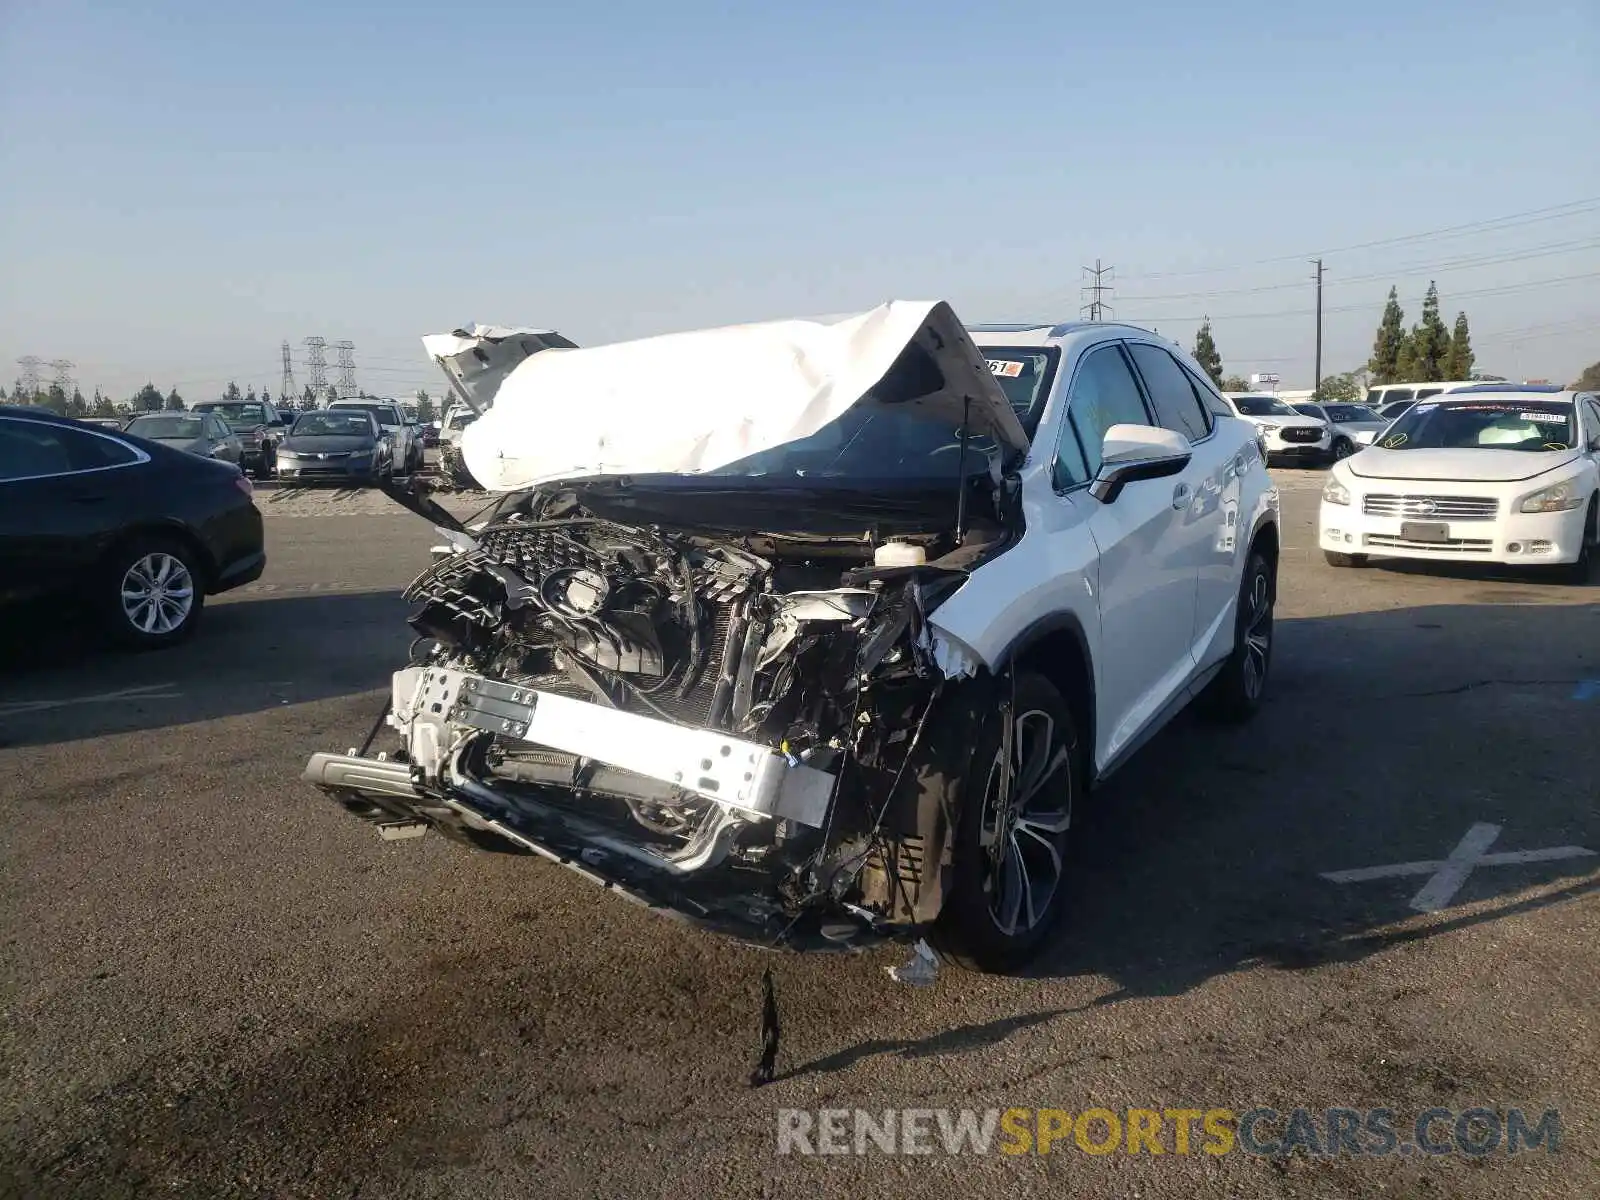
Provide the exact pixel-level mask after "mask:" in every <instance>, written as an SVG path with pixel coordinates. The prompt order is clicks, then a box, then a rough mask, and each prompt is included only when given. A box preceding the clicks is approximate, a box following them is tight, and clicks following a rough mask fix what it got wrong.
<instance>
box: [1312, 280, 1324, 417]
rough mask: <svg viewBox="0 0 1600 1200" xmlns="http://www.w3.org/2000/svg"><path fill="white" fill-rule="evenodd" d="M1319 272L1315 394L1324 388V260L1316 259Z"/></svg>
mask: <svg viewBox="0 0 1600 1200" xmlns="http://www.w3.org/2000/svg"><path fill="white" fill-rule="evenodd" d="M1316 266H1317V273H1316V276H1315V278H1316V281H1317V358H1316V366H1315V368H1313V370H1312V374H1311V390H1312V392H1313V394H1315V393H1316V392H1318V391H1320V390H1321V388H1322V260H1321V259H1320V258H1319V259H1317V260H1316Z"/></svg>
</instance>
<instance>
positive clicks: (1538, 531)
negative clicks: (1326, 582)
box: [1317, 392, 1600, 566]
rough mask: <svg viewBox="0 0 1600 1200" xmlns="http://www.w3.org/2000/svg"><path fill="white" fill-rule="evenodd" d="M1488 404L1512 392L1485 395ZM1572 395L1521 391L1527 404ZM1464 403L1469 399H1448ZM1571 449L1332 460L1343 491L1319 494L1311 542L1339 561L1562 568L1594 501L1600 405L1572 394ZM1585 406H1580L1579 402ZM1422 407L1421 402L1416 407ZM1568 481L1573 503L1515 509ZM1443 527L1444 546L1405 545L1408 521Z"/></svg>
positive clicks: (1579, 541) (1367, 453)
mask: <svg viewBox="0 0 1600 1200" xmlns="http://www.w3.org/2000/svg"><path fill="white" fill-rule="evenodd" d="M1493 395H1494V396H1495V398H1497V399H1501V398H1507V397H1508V396H1511V397H1514V396H1515V395H1516V394H1515V393H1504V392H1500V393H1493ZM1571 395H1572V394H1571V393H1565V394H1558V393H1550V392H1542V393H1529V394H1528V395H1527V397H1526V398H1527V399H1528V400H1529V401H1530V402H1549V401H1551V400H1556V399H1567V398H1570V397H1571ZM1456 399H1457V400H1458V401H1460V402H1464V403H1471V400H1472V397H1469V396H1461V397H1457V398H1456ZM1576 401H1577V402H1578V403H1579V412H1580V417H1579V421H1580V425H1579V433H1580V444H1579V447H1578V448H1577V449H1574V450H1570V451H1529V450H1496V449H1492V448H1488V447H1478V448H1462V449H1457V448H1444V449H1416V450H1385V449H1383V448H1381V447H1376V446H1375V447H1369V448H1367V449H1364V450H1361V451H1359V452H1358V453H1357V454H1355V455H1354V456H1352V457H1350V458H1347V459H1345V460H1344V461H1343V462H1341V463H1339V464H1338V465H1337V466H1336V467H1335V468H1334V469H1333V472H1332V473H1331V482H1330V487H1331V486H1333V484H1337V485H1338V486H1341V487H1343V488H1344V489H1346V491H1347V492H1348V494H1349V503H1348V504H1338V503H1334V502H1332V501H1330V500H1329V499H1328V498H1327V493H1326V490H1325V492H1324V496H1323V500H1322V504H1321V507H1320V509H1319V512H1318V522H1317V527H1318V542H1319V544H1320V545H1321V547H1322V549H1324V550H1327V551H1333V552H1335V553H1339V554H1363V555H1369V556H1372V557H1385V558H1413V559H1424V560H1435V561H1450V562H1484V563H1506V564H1513V565H1530V566H1531V565H1538V564H1541V563H1551V564H1554V563H1570V562H1573V561H1575V560H1576V559H1577V558H1578V557H1579V555H1580V553H1581V551H1582V547H1583V537H1584V533H1585V526H1586V521H1587V518H1588V510H1589V506H1590V505H1591V504H1593V503H1595V498H1596V496H1597V495H1600V403H1596V401H1595V398H1594V397H1593V396H1589V395H1587V394H1583V393H1580V394H1578V396H1577V397H1576ZM1585 401H1586V402H1587V407H1585V404H1584V402H1585ZM1424 403H1428V402H1427V401H1425V402H1424ZM1566 481H1570V482H1571V484H1572V485H1573V488H1574V491H1575V493H1576V503H1575V506H1574V507H1572V508H1569V509H1566V510H1564V511H1556V512H1522V511H1521V505H1522V502H1523V501H1524V500H1526V499H1527V498H1528V497H1529V496H1530V495H1531V494H1533V493H1535V492H1539V491H1542V490H1544V489H1545V488H1549V487H1552V486H1555V485H1557V484H1559V483H1562V482H1566ZM1423 521H1426V522H1440V521H1442V522H1444V523H1445V524H1446V525H1447V533H1448V541H1446V542H1442V543H1429V542H1423V541H1418V540H1416V539H1415V538H1407V537H1405V536H1404V535H1403V529H1402V527H1403V525H1404V524H1406V523H1407V522H1423Z"/></svg>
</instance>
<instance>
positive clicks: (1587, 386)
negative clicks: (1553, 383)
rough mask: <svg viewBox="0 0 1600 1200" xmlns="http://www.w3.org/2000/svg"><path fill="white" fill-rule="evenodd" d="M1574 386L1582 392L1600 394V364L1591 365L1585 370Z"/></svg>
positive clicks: (1574, 381)
mask: <svg viewBox="0 0 1600 1200" xmlns="http://www.w3.org/2000/svg"><path fill="white" fill-rule="evenodd" d="M1572 386H1573V387H1574V388H1576V389H1577V390H1578V391H1580V392H1600V362H1594V363H1590V364H1589V365H1588V366H1587V367H1585V368H1584V369H1583V373H1582V374H1580V375H1579V376H1578V377H1577V378H1576V379H1575V380H1573V381H1572Z"/></svg>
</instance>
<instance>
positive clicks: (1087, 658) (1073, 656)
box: [994, 612, 1100, 786]
mask: <svg viewBox="0 0 1600 1200" xmlns="http://www.w3.org/2000/svg"><path fill="white" fill-rule="evenodd" d="M1011 670H1027V671H1036V672H1038V673H1039V674H1040V675H1043V676H1044V677H1045V678H1046V679H1048V680H1049V681H1050V682H1051V684H1052V685H1054V687H1055V689H1056V691H1058V692H1060V693H1061V697H1062V699H1063V700H1065V701H1066V702H1067V707H1068V709H1069V710H1071V712H1072V716H1073V719H1074V720H1075V721H1076V722H1077V724H1078V732H1079V741H1080V745H1081V747H1082V751H1083V764H1082V765H1083V778H1084V779H1085V780H1086V781H1087V782H1088V783H1089V784H1090V785H1091V786H1092V785H1093V783H1094V776H1095V756H1096V748H1097V747H1098V746H1099V744H1100V743H1099V741H1098V740H1097V732H1096V724H1097V721H1096V718H1097V715H1098V711H1099V710H1098V707H1097V704H1096V699H1095V676H1094V656H1093V653H1092V652H1091V650H1090V648H1089V637H1088V634H1087V633H1085V632H1084V628H1083V623H1082V622H1081V621H1080V620H1079V619H1078V617H1077V615H1076V614H1075V613H1071V612H1061V613H1052V614H1051V615H1050V616H1048V617H1043V618H1041V619H1040V620H1038V621H1035V622H1034V623H1033V624H1032V625H1030V626H1028V627H1027V628H1026V629H1024V630H1023V631H1022V632H1021V633H1020V634H1019V635H1018V636H1017V637H1016V638H1015V639H1014V640H1013V641H1012V643H1011V644H1010V645H1009V646H1007V647H1006V650H1005V652H1004V653H1003V654H1002V655H1001V656H1000V658H999V659H998V660H997V661H996V662H995V665H994V673H995V674H996V675H997V676H999V675H1004V674H1005V673H1006V672H1007V671H1011Z"/></svg>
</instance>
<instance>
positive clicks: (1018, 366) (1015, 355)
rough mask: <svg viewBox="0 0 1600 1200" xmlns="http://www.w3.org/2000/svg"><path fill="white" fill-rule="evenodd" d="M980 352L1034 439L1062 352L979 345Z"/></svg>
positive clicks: (1042, 348)
mask: <svg viewBox="0 0 1600 1200" xmlns="http://www.w3.org/2000/svg"><path fill="white" fill-rule="evenodd" d="M978 353H980V354H982V355H983V356H984V358H986V359H987V360H988V362H989V370H990V371H991V372H992V373H993V374H994V378H995V382H996V383H998V384H999V385H1000V390H1001V391H1002V392H1004V393H1005V395H1006V399H1007V400H1009V401H1011V411H1012V412H1014V413H1016V415H1017V420H1018V421H1019V422H1021V424H1022V428H1023V430H1024V431H1025V432H1026V433H1027V435H1028V436H1029V437H1030V438H1031V437H1032V436H1033V431H1034V430H1035V429H1036V428H1038V425H1039V415H1040V412H1041V411H1042V410H1043V408H1044V401H1045V398H1046V397H1047V396H1048V395H1049V394H1050V382H1051V380H1053V379H1054V378H1055V375H1056V362H1057V361H1058V359H1059V358H1060V351H1058V350H1056V349H1055V348H1054V347H1051V346H1039V347H1033V346H987V347H986V346H980V347H978Z"/></svg>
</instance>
